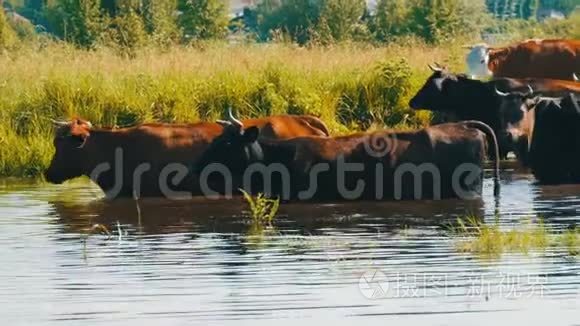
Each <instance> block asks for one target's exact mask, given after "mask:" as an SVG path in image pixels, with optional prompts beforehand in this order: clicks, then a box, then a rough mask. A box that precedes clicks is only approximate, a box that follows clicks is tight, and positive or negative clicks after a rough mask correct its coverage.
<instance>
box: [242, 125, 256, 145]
mask: <svg viewBox="0 0 580 326" xmlns="http://www.w3.org/2000/svg"><path fill="white" fill-rule="evenodd" d="M259 135H260V129H259V128H258V127H256V126H253V127H249V128H246V129H245V130H244V142H246V143H253V142H255V141H256V140H258V136H259Z"/></svg>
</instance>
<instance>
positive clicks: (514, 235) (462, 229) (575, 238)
mask: <svg viewBox="0 0 580 326" xmlns="http://www.w3.org/2000/svg"><path fill="white" fill-rule="evenodd" d="M449 231H450V234H451V236H452V238H454V239H456V240H457V243H456V248H457V250H458V251H460V252H467V253H473V254H478V255H482V256H486V257H499V256H501V255H502V254H503V253H505V252H519V253H524V254H527V253H529V252H530V251H534V250H541V251H543V250H545V249H546V248H548V247H555V248H564V249H565V250H566V252H567V253H568V254H569V255H572V256H577V255H579V254H580V230H578V229H577V228H576V227H573V228H570V229H568V230H565V231H562V232H554V231H550V230H548V228H547V227H546V225H545V224H544V222H543V220H542V219H540V220H538V221H537V222H535V223H533V222H531V221H530V220H527V221H525V222H524V223H521V224H520V225H518V226H517V228H516V227H514V228H512V229H511V230H505V229H504V228H503V227H502V226H501V225H500V224H499V222H498V221H495V222H494V223H493V224H485V223H483V222H481V221H479V220H478V219H477V218H475V217H467V218H463V219H461V218H458V219H457V225H456V226H450V227H449Z"/></svg>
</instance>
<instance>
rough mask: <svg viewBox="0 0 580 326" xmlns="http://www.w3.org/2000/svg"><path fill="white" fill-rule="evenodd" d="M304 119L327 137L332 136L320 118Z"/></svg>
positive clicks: (305, 117)
mask: <svg viewBox="0 0 580 326" xmlns="http://www.w3.org/2000/svg"><path fill="white" fill-rule="evenodd" d="M302 119H304V121H306V123H308V124H309V125H310V126H312V127H314V128H316V129H318V130H320V131H321V132H322V133H323V134H324V135H325V136H330V132H329V131H328V127H326V124H325V123H324V122H322V120H320V119H319V118H316V117H311V116H307V115H306V116H303V117H302Z"/></svg>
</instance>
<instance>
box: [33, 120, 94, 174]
mask: <svg viewBox="0 0 580 326" xmlns="http://www.w3.org/2000/svg"><path fill="white" fill-rule="evenodd" d="M53 123H54V125H55V126H56V131H55V137H54V141H53V144H54V148H55V150H56V151H55V153H54V156H53V158H52V161H51V162H50V166H49V167H48V170H46V171H45V173H44V176H45V178H46V180H47V181H49V182H51V183H62V182H64V181H66V180H69V179H72V178H75V177H78V176H81V175H82V174H83V150H84V146H85V143H86V142H87V140H88V138H89V137H90V134H91V128H92V125H91V123H90V122H89V121H86V120H83V119H73V120H71V121H53Z"/></svg>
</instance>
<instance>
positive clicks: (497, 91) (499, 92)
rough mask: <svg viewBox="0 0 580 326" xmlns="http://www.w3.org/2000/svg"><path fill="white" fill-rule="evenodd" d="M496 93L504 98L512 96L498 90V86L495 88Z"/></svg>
mask: <svg viewBox="0 0 580 326" xmlns="http://www.w3.org/2000/svg"><path fill="white" fill-rule="evenodd" d="M495 93H496V94H497V95H499V96H504V97H505V96H508V95H510V94H509V93H504V92H502V91H500V90H499V89H497V86H496V87H495Z"/></svg>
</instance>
